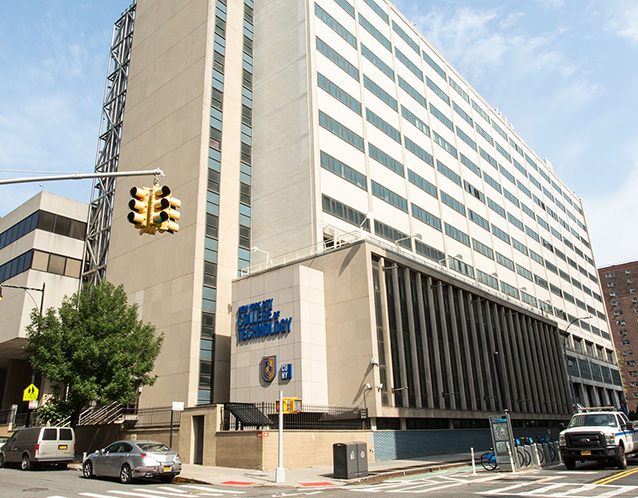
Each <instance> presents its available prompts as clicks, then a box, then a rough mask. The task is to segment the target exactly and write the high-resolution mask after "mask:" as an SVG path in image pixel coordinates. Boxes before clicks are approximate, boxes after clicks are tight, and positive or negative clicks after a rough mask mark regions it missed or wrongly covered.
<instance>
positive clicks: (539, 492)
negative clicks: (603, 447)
mask: <svg viewBox="0 0 638 498" xmlns="http://www.w3.org/2000/svg"><path fill="white" fill-rule="evenodd" d="M568 479H569V476H566V475H557V476H551V477H543V476H538V477H533V476H529V475H527V476H525V478H524V479H522V480H521V479H520V478H518V477H517V478H512V479H507V478H506V479H504V478H503V476H502V475H499V474H490V475H489V476H485V474H484V473H480V474H477V475H473V474H471V473H459V474H447V475H440V474H438V475H437V474H435V475H432V476H428V477H424V478H418V479H393V480H391V481H385V482H383V483H380V484H375V485H364V486H357V487H356V488H350V489H349V490H348V491H352V492H354V493H366V494H367V493H370V494H375V493H380V494H383V493H391V494H426V493H433V492H437V491H439V492H440V491H444V490H448V489H449V490H451V489H452V488H455V487H461V486H468V485H473V486H472V488H471V489H472V490H473V492H475V493H477V495H480V496H490V497H500V496H508V497H511V496H520V497H529V498H620V497H623V498H638V489H637V488H636V486H623V485H610V484H591V483H574V482H569V481H568ZM464 491H465V490H464Z"/></svg>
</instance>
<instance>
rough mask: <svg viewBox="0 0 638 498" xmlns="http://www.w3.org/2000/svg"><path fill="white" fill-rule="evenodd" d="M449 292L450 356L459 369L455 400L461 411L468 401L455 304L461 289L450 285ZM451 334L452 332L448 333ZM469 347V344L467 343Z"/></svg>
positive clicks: (465, 408)
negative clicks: (455, 296)
mask: <svg viewBox="0 0 638 498" xmlns="http://www.w3.org/2000/svg"><path fill="white" fill-rule="evenodd" d="M445 290H446V291H447V296H448V300H449V303H450V321H451V322H452V330H451V332H452V342H453V343H454V352H453V353H452V352H450V354H451V355H452V354H453V355H454V357H453V361H455V362H456V365H457V369H458V378H459V383H458V384H459V387H458V395H455V396H454V397H453V399H455V400H456V405H457V406H456V407H457V409H458V408H459V406H458V405H460V409H461V410H467V399H466V394H465V393H466V389H465V378H464V376H463V357H464V356H465V355H464V354H463V352H462V351H461V341H460V340H459V330H458V323H457V319H456V306H455V304H454V293H455V292H460V290H459V289H455V288H453V287H452V286H450V285H448V286H447V288H446V289H445ZM448 333H450V331H448ZM465 345H466V347H467V342H466V343H465Z"/></svg>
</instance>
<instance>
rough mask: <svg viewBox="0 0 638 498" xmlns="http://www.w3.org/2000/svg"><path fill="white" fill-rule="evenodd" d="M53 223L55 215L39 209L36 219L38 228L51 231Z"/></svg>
mask: <svg viewBox="0 0 638 498" xmlns="http://www.w3.org/2000/svg"><path fill="white" fill-rule="evenodd" d="M54 225H55V215H54V214H52V213H47V212H46V211H40V217H39V219H38V228H39V229H40V230H46V231H47V232H52V231H53V226H54Z"/></svg>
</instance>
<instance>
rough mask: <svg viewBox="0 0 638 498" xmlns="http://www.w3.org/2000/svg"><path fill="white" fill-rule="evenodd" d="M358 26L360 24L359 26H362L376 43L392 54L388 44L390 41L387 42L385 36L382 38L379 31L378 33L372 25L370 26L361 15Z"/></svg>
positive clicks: (390, 45)
mask: <svg viewBox="0 0 638 498" xmlns="http://www.w3.org/2000/svg"><path fill="white" fill-rule="evenodd" d="M359 24H361V26H363V28H364V29H365V30H366V31H367V32H368V33H370V34H371V35H372V36H374V37H375V38H376V39H377V41H378V42H379V43H381V45H383V46H384V47H385V48H387V49H388V50H389V51H390V52H392V44H391V43H390V40H388V39H387V38H386V37H385V36H383V34H382V33H381V31H379V30H378V29H377V28H375V27H374V24H372V23H371V22H370V21H368V20H367V19H366V18H365V17H363V16H362V15H361V13H359Z"/></svg>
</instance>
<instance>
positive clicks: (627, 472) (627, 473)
mask: <svg viewBox="0 0 638 498" xmlns="http://www.w3.org/2000/svg"><path fill="white" fill-rule="evenodd" d="M636 472H638V469H629V470H625V471H623V472H619V473H617V474H614V475H612V476H609V477H605V478H604V479H600V480H598V481H594V484H608V483H610V482H613V481H617V480H618V479H622V478H623V477H626V476H630V475H632V474H635V473H636Z"/></svg>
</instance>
